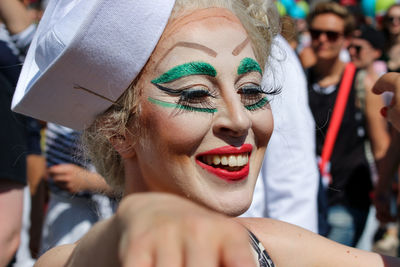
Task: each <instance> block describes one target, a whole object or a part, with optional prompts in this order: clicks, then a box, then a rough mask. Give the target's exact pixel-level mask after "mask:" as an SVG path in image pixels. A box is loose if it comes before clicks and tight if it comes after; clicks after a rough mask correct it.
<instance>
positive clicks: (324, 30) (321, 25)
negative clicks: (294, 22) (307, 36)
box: [310, 13, 346, 60]
mask: <svg viewBox="0 0 400 267" xmlns="http://www.w3.org/2000/svg"><path fill="white" fill-rule="evenodd" d="M344 26H345V25H344V20H343V19H342V18H340V17H339V16H337V15H335V14H333V13H325V14H321V15H317V16H316V17H315V18H314V19H313V20H312V22H311V24H310V33H311V38H312V42H311V46H312V48H313V50H314V52H315V55H316V56H317V60H332V59H335V58H338V57H339V54H340V51H341V49H342V48H343V47H344V45H345V40H346V39H345V37H344Z"/></svg>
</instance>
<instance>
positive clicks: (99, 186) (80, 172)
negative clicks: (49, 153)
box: [48, 164, 114, 196]
mask: <svg viewBox="0 0 400 267" xmlns="http://www.w3.org/2000/svg"><path fill="white" fill-rule="evenodd" d="M48 172H49V175H50V176H51V177H52V179H53V181H54V182H55V184H56V185H57V186H58V187H60V188H61V189H63V190H66V191H68V192H69V193H78V192H82V191H90V192H92V193H102V194H105V195H108V196H113V195H114V191H113V189H112V188H111V187H110V186H109V185H108V184H107V183H106V181H105V180H104V178H103V177H102V176H101V175H99V174H98V173H96V172H92V171H88V170H86V169H84V168H82V167H79V166H78V165H74V164H59V165H54V166H52V167H50V168H49V169H48Z"/></svg>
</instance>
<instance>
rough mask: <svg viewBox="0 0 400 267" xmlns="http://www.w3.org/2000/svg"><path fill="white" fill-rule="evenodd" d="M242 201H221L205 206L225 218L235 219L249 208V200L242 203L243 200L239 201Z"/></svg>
mask: <svg viewBox="0 0 400 267" xmlns="http://www.w3.org/2000/svg"><path fill="white" fill-rule="evenodd" d="M241 200H242V201H240V200H239V201H237V200H236V201H230V202H227V201H223V202H219V203H218V204H215V203H213V204H209V205H207V206H208V207H209V208H211V209H213V210H215V211H217V212H219V213H221V214H224V215H226V216H229V217H237V216H239V215H241V214H243V213H244V212H245V211H246V210H247V209H248V208H249V207H250V204H251V199H250V200H247V201H243V199H241Z"/></svg>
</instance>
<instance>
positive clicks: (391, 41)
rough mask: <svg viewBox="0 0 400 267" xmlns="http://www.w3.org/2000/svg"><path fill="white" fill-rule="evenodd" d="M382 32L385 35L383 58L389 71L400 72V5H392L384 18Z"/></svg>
mask: <svg viewBox="0 0 400 267" xmlns="http://www.w3.org/2000/svg"><path fill="white" fill-rule="evenodd" d="M382 30H383V32H384V34H385V38H386V42H385V51H384V55H383V58H384V59H385V61H386V62H387V65H388V70H389V71H397V72H399V71H400V4H394V5H392V6H391V7H390V8H389V9H388V10H387V12H386V14H385V16H384V17H383V24H382Z"/></svg>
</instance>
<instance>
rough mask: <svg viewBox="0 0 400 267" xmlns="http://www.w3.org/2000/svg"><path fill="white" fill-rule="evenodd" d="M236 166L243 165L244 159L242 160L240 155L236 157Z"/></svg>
mask: <svg viewBox="0 0 400 267" xmlns="http://www.w3.org/2000/svg"><path fill="white" fill-rule="evenodd" d="M237 165H238V166H243V165H245V163H244V159H243V157H242V155H238V156H237Z"/></svg>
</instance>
